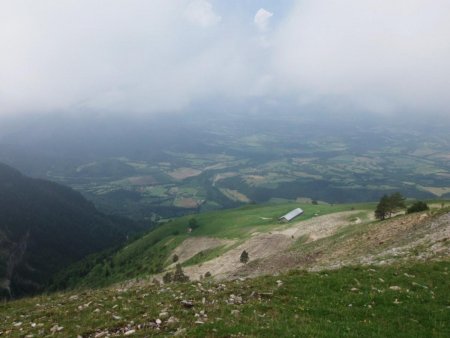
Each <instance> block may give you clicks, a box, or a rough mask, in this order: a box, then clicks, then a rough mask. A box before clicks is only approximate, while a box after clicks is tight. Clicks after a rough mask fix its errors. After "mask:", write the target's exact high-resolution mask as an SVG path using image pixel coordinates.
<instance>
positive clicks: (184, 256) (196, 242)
mask: <svg viewBox="0 0 450 338" xmlns="http://www.w3.org/2000/svg"><path fill="white" fill-rule="evenodd" d="M233 243H234V241H232V240H227V239H221V238H215V237H189V238H187V239H185V240H184V241H183V243H181V244H180V245H179V246H178V247H176V248H175V250H174V251H173V253H172V255H171V257H172V256H173V255H177V256H178V261H179V262H180V263H183V262H184V261H187V260H188V259H190V258H192V257H194V256H195V255H196V254H198V253H199V252H201V251H205V250H209V249H214V248H217V247H219V246H223V245H227V246H229V245H232V244H233Z"/></svg>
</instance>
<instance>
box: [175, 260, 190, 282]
mask: <svg viewBox="0 0 450 338" xmlns="http://www.w3.org/2000/svg"><path fill="white" fill-rule="evenodd" d="M172 281H174V282H181V283H183V282H187V281H189V277H188V276H186V275H185V274H184V272H183V269H182V268H181V264H180V263H178V264H177V266H176V267H175V273H174V274H173V278H172Z"/></svg>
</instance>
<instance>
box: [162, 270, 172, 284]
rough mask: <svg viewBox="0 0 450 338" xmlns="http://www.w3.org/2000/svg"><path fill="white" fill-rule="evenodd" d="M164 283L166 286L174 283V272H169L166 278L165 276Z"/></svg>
mask: <svg viewBox="0 0 450 338" xmlns="http://www.w3.org/2000/svg"><path fill="white" fill-rule="evenodd" d="M163 282H164V284H169V283H171V282H172V272H167V273H166V274H165V275H164V276H163Z"/></svg>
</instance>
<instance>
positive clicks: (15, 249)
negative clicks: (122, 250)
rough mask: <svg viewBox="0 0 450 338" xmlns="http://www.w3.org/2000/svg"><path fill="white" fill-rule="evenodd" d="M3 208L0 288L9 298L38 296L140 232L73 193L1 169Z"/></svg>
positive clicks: (4, 167) (0, 214)
mask: <svg viewBox="0 0 450 338" xmlns="http://www.w3.org/2000/svg"><path fill="white" fill-rule="evenodd" d="M0 206H1V210H0V248H1V250H0V280H1V282H0V286H1V289H2V293H3V295H6V296H8V295H14V296H20V295H23V294H27V293H33V292H36V291H39V290H41V289H42V288H43V286H44V285H45V284H46V283H47V282H48V280H49V278H50V276H51V275H53V273H54V272H56V271H58V270H59V269H61V268H63V267H65V266H67V265H68V264H71V263H73V262H74V261H76V260H78V259H81V258H83V257H85V256H86V255H88V254H90V253H93V252H96V251H98V250H103V249H106V248H108V247H110V246H114V245H119V244H120V243H122V242H124V241H125V240H126V236H127V234H129V233H132V232H135V231H138V230H139V227H138V226H137V225H136V224H134V223H133V222H131V221H127V220H119V219H118V218H112V217H109V216H106V215H104V214H102V213H100V212H99V211H97V209H96V208H95V207H94V205H93V204H92V203H91V202H88V201H87V200H86V199H85V198H84V197H83V196H82V195H81V194H80V193H78V192H76V191H74V190H72V189H71V188H68V187H65V186H62V185H60V184H58V183H54V182H50V181H46V180H42V179H35V178H29V177H26V176H24V175H22V174H21V173H20V172H19V171H18V170H16V169H14V168H12V167H10V166H8V165H5V164H2V163H0Z"/></svg>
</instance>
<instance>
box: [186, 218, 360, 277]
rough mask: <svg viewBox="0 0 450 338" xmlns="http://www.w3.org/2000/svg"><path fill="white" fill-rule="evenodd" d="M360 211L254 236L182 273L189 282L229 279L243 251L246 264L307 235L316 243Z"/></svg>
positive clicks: (299, 223) (241, 265)
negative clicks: (207, 277)
mask: <svg viewBox="0 0 450 338" xmlns="http://www.w3.org/2000/svg"><path fill="white" fill-rule="evenodd" d="M359 212H360V211H349V212H340V213H334V214H330V215H324V216H318V217H315V218H313V219H310V220H307V221H300V222H296V223H293V224H292V225H290V226H289V227H288V228H284V229H280V230H277V231H272V232H269V233H254V234H252V236H251V237H250V238H249V239H247V240H245V241H244V242H243V243H242V244H239V245H238V246H237V247H235V248H232V249H230V250H229V251H227V252H226V253H224V254H223V255H221V256H220V257H217V258H215V259H213V260H210V261H208V262H205V263H203V264H199V265H195V266H190V267H186V268H185V269H184V271H185V273H186V274H187V275H189V276H190V278H191V279H199V278H200V276H201V275H204V274H205V273H206V272H210V273H211V274H212V275H213V276H214V277H215V278H216V279H224V278H228V277H230V276H232V275H233V274H234V273H236V272H237V271H238V270H240V269H241V268H242V267H243V266H244V264H242V263H240V262H239V257H240V255H241V253H242V251H243V250H246V251H247V252H248V253H249V257H250V260H252V261H254V260H257V259H266V258H268V257H271V256H273V255H276V254H278V253H280V252H284V251H285V250H286V249H288V248H289V247H290V246H291V245H292V244H293V243H294V242H295V241H296V240H297V239H298V238H299V237H301V236H304V235H307V236H309V240H316V239H318V238H322V237H325V236H329V235H331V234H333V233H334V232H335V231H336V230H338V229H339V228H341V227H342V226H345V225H346V224H349V223H350V222H349V221H348V218H349V217H350V216H351V215H353V214H355V213H359Z"/></svg>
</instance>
